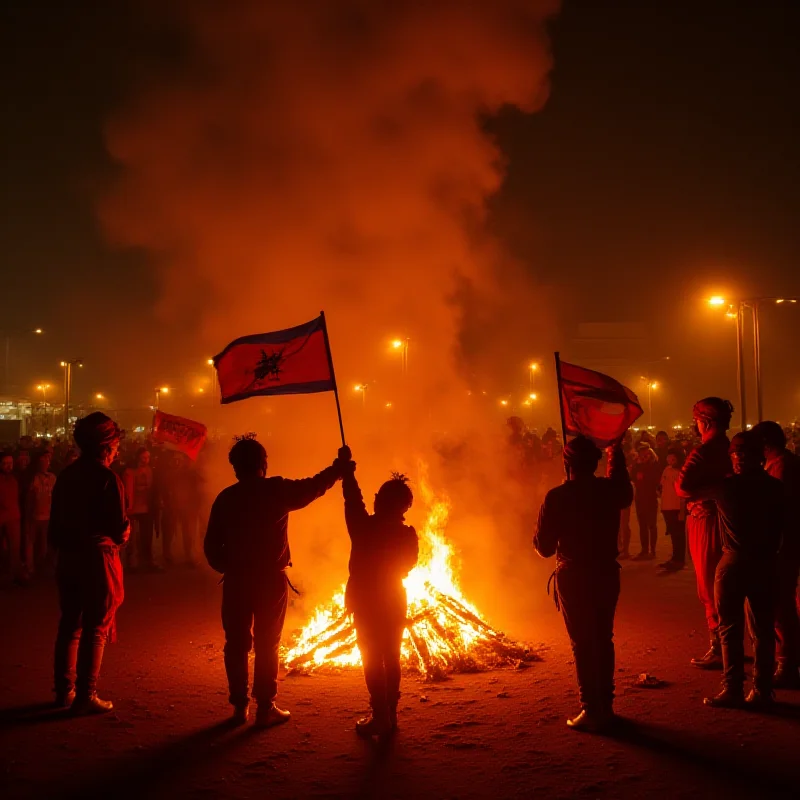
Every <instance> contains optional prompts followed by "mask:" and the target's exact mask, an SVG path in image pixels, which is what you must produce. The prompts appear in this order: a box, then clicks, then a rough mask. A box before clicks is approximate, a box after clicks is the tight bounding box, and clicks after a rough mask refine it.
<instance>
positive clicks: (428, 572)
mask: <svg viewBox="0 0 800 800" xmlns="http://www.w3.org/2000/svg"><path fill="white" fill-rule="evenodd" d="M448 513H449V506H448V504H447V503H446V502H444V501H439V502H434V503H433V504H432V505H431V509H430V513H429V516H428V520H427V523H426V525H425V527H424V529H423V531H422V533H421V535H420V562H419V564H418V565H417V567H415V569H414V570H413V571H412V572H411V574H410V575H409V576H408V578H407V579H406V581H405V586H406V591H407V594H408V613H407V617H408V625H407V628H406V634H405V637H404V640H403V650H402V661H403V666H404V667H405V668H407V669H410V670H414V671H417V672H420V673H422V674H424V675H425V676H426V677H427V678H428V679H436V678H441V677H444V676H445V675H446V674H447V673H449V672H474V671H477V670H482V669H492V668H495V667H500V666H506V665H511V664H515V663H519V662H520V661H521V660H525V661H529V660H534V659H536V656H535V655H534V654H532V653H531V651H530V650H529V648H527V647H525V646H524V645H523V644H520V643H518V642H514V641H510V640H509V639H507V638H506V636H505V634H503V633H501V632H500V631H496V630H495V629H494V628H492V627H491V625H489V623H488V622H486V620H484V619H483V617H481V615H480V613H479V612H478V610H477V609H476V608H474V607H473V606H472V605H471V604H470V603H469V602H468V601H467V600H466V598H464V596H463V594H462V593H461V590H460V589H459V587H458V585H457V582H456V578H455V575H454V572H453V568H452V566H451V559H452V555H453V553H452V547H451V546H450V545H449V544H448V543H447V541H446V539H445V537H444V528H445V525H446V523H447V517H448ZM284 663H285V664H286V666H287V667H288V669H289V670H290V672H300V673H308V672H314V671H317V670H321V669H325V668H340V667H352V666H359V665H360V664H361V654H360V653H359V651H358V645H357V643H356V634H355V627H354V624H353V621H352V617H351V616H350V615H349V614H348V612H347V610H346V609H345V606H344V591H341V592H338V593H337V594H336V595H335V596H334V598H333V600H332V601H331V603H329V604H328V605H327V606H324V607H322V608H319V609H318V610H317V611H316V613H315V614H314V616H313V618H312V620H311V622H309V624H308V625H306V627H305V628H304V629H303V631H301V632H300V634H299V636H298V638H297V642H296V643H295V645H294V647H292V648H290V649H289V650H287V651H285V653H284Z"/></svg>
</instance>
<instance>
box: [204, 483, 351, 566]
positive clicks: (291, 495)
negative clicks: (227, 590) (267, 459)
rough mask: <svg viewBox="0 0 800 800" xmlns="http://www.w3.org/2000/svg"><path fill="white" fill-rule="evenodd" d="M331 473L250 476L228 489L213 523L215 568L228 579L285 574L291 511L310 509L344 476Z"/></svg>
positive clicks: (209, 539) (209, 541)
mask: <svg viewBox="0 0 800 800" xmlns="http://www.w3.org/2000/svg"><path fill="white" fill-rule="evenodd" d="M329 470H330V468H328V470H324V471H323V472H322V473H320V474H319V475H317V476H315V477H314V478H305V479H302V480H289V479H287V478H281V477H277V476H275V477H269V478H267V477H263V476H260V475H250V476H247V477H244V478H242V479H241V480H239V481H238V482H237V483H235V484H233V485H232V486H228V487H227V488H226V489H223V490H222V491H221V492H220V494H219V495H218V496H217V499H216V500H215V501H214V505H213V506H212V509H211V517H210V519H209V522H208V532H207V534H206V545H205V550H206V557H207V558H208V562H209V564H210V565H211V566H212V567H213V568H214V569H215V570H217V571H218V572H224V573H225V574H226V575H229V574H236V575H251V574H252V575H263V574H264V571H265V570H267V571H270V572H281V571H282V570H285V569H286V568H287V567H288V566H289V564H290V562H291V553H290V551H289V537H288V529H289V512H291V511H295V510H298V509H301V508H304V507H305V506H307V505H309V504H310V503H311V502H312V501H314V500H316V499H317V498H318V497H321V496H322V495H323V494H324V493H325V492H326V491H327V490H328V489H329V488H330V486H332V485H333V483H335V481H336V479H337V477H338V473H337V472H336V471H335V470H334V471H330V472H329ZM321 476H324V477H322V478H321ZM223 538H224V542H222V539H223Z"/></svg>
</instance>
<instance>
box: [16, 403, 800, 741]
mask: <svg viewBox="0 0 800 800" xmlns="http://www.w3.org/2000/svg"><path fill="white" fill-rule="evenodd" d="M732 411H733V408H732V406H731V404H730V403H729V402H727V401H725V400H722V399H720V398H717V397H709V398H705V399H704V400H701V401H699V402H698V403H696V404H695V406H694V408H693V417H694V431H693V435H692V436H682V437H680V438H675V439H673V440H671V439H670V437H669V436H667V434H666V432H663V431H661V432H659V433H658V434H656V436H655V437H651V436H650V434H649V433H648V432H641V433H640V434H639V436H638V437H634V435H633V433H632V432H628V433H626V434H625V435H624V436H622V437H620V438H619V439H617V440H614V441H613V442H612V444H611V445H610V446H609V447H608V448H607V450H606V453H605V456H606V470H605V471H606V476H605V477H602V476H600V475H598V472H599V471H600V469H601V462H602V460H603V452H602V451H601V450H600V448H598V446H597V445H596V444H595V442H594V441H592V440H591V439H589V438H586V437H584V436H578V437H575V438H573V439H572V440H571V441H569V442H568V443H567V444H566V446H564V445H563V443H562V442H561V440H560V439H559V437H558V435H557V434H556V433H555V431H552V429H548V431H547V432H546V433H545V435H544V436H543V437H542V438H541V439H539V437H538V436H535V434H533V433H531V432H530V431H528V430H527V429H526V428H525V426H524V424H523V423H522V422H521V420H519V419H518V418H512V419H511V420H509V428H510V432H511V433H510V445H511V452H512V453H514V463H515V468H516V469H518V470H520V472H519V475H520V477H522V478H523V479H524V478H525V477H526V476H527V478H529V479H530V477H531V475H535V474H538V475H539V478H540V480H542V481H544V480H547V479H549V480H551V481H552V483H551V484H550V485H551V486H553V487H554V488H550V489H549V491H547V493H546V495H545V497H544V502H543V503H542V505H541V509H540V512H539V518H538V525H537V530H536V535H535V538H534V546H535V548H536V549H537V551H538V552H539V553H540V554H541V555H542V556H544V557H551V556H556V560H557V566H556V570H555V572H554V573H553V582H554V597H555V600H556V605H557V607H558V608H559V609H560V610H561V612H562V614H563V617H564V622H565V625H566V628H567V633H568V635H569V638H570V641H571V644H572V648H573V653H574V657H575V666H576V671H577V678H578V686H579V693H580V701H581V712H580V713H579V714H578V715H577V716H576V717H574V718H572V719H570V720H568V724H569V725H570V726H571V727H573V728H576V729H582V730H593V731H599V730H603V729H605V728H607V726H609V725H611V724H613V721H614V712H613V701H614V673H615V652H614V644H613V630H614V618H615V613H616V607H617V602H618V598H619V594H620V586H621V583H620V563H619V560H620V559H623V560H624V559H625V558H627V557H630V553H629V549H628V548H629V545H630V509H631V508H632V507H633V508H634V509H635V511H636V518H637V520H638V524H639V535H640V542H641V551H640V553H639V554H638V555H637V556H635V557H634V558H636V559H638V560H641V561H645V560H650V559H653V558H655V554H656V545H657V539H658V532H657V531H658V512H659V504H660V511H661V514H662V516H663V518H664V523H665V526H666V530H667V534H668V535H669V537H670V538H671V540H672V557H671V558H670V560H669V561H666V562H663V563H662V564H661V567H662V569H664V570H666V571H667V572H672V571H677V570H679V569H682V568H683V566H684V564H685V559H686V545H687V543H688V550H689V553H690V555H691V560H692V563H693V565H694V569H695V574H696V579H697V591H698V596H699V598H700V600H701V602H702V604H703V606H704V610H705V615H706V619H707V621H708V629H709V634H710V640H711V644H710V649H709V651H708V652H707V653H706V654H704V655H703V656H700V657H696V658H693V659H692V664H694V665H695V666H696V667H698V668H701V669H721V670H722V671H723V687H722V691H721V692H720V693H719V694H717V695H715V696H713V697H708V698H706V700H705V703H706V704H707V705H708V706H710V707H733V708H739V707H745V706H750V707H753V708H761V709H764V708H768V707H770V705H771V704H772V703H773V701H774V691H773V690H774V689H776V688H780V689H800V610H799V608H798V604H797V596H796V590H797V581H798V574H800V516H798V515H799V514H800V510H799V509H800V456H798V455H795V454H794V453H793V452H792V450H791V449H790V447H789V444H790V441H791V437H788V436H787V432H786V431H785V430H784V429H782V428H781V426H780V425H778V424H777V423H774V422H762V423H759V424H758V425H757V426H756V427H755V428H754V429H753V430H748V431H744V432H741V433H738V434H736V435H735V436H733V438H732V439H729V438H728V435H727V432H728V430H729V428H730V422H731V416H732ZM74 437H75V443H76V445H77V447H78V450H74V449H72V448H66V447H64V446H63V445H62V446H60V447H59V446H55V447H51V446H47V445H46V446H44V447H42V448H39V449H36V450H34V451H33V452H31V448H30V446H29V443H27V442H20V445H19V447H18V448H17V451H16V452H7V453H6V454H4V455H3V457H2V460H0V467H1V468H2V471H0V534H2V537H3V542H4V543H5V549H4V553H5V561H6V564H7V568H8V573H7V574H8V575H9V578H10V579H12V580H16V581H17V582H20V583H23V584H24V583H25V582H27V581H29V580H30V579H31V577H32V576H33V575H34V574H36V571H37V570H40V569H42V568H46V561H47V559H48V557H49V554H51V553H55V554H56V556H57V559H56V569H55V571H56V580H57V584H58V588H59V598H60V606H61V618H60V622H59V626H58V632H57V637H56V647H55V657H54V686H55V692H56V703H57V704H58V705H59V706H67V707H69V708H71V709H72V711H73V712H74V713H103V712H106V711H109V710H110V709H111V708H112V704H111V703H110V702H109V701H106V700H102V699H101V698H100V697H99V696H98V695H97V690H96V687H97V679H98V676H99V671H100V666H101V663H102V657H103V650H104V647H105V645H106V643H107V642H108V641H111V640H113V636H114V619H115V612H116V609H117V608H118V607H119V604H120V603H121V602H122V599H123V596H124V589H123V568H122V561H121V555H122V554H124V555H125V557H126V560H127V562H128V564H127V566H128V568H129V569H133V570H135V569H144V570H148V571H153V570H160V569H161V566H160V565H157V563H156V560H155V558H154V554H153V537H154V536H156V535H158V533H159V531H160V532H161V534H162V536H163V557H164V562H165V564H166V565H167V566H170V565H171V564H173V563H174V562H173V549H172V547H173V545H174V544H175V543H176V540H177V538H178V533H179V532H180V536H181V540H182V544H183V550H184V558H185V562H186V563H187V564H194V563H195V548H196V544H197V540H198V530H199V527H200V522H201V516H203V512H202V508H203V504H204V494H205V493H204V490H203V482H202V480H201V478H200V473H199V472H198V470H197V469H196V468H195V467H194V466H193V465H192V464H191V462H189V460H188V459H187V458H186V457H185V456H183V455H181V454H179V453H175V452H172V451H165V450H158V449H155V448H152V447H148V446H147V445H146V444H143V443H137V442H134V441H127V442H123V436H122V432H121V431H120V429H119V428H118V426H117V425H116V423H114V421H113V420H111V419H110V418H108V417H107V416H105V415H104V414H102V413H100V412H95V413H94V414H91V415H89V416H88V417H86V418H83V419H81V420H79V421H78V423H77V424H76V426H75V432H74ZM229 462H230V464H231V465H232V467H233V470H234V474H235V478H236V482H235V483H234V484H232V485H231V486H229V487H228V488H227V489H225V490H223V491H222V492H221V493H220V494H219V496H218V497H217V498H216V500H215V501H214V503H213V505H211V507H210V511H209V519H208V526H207V530H206V533H205V538H204V542H203V552H204V555H205V557H206V560H207V561H208V563H209V565H210V566H211V567H212V568H213V569H214V570H216V571H218V572H220V573H222V575H223V578H224V583H223V599H222V620H223V629H224V633H225V650H224V654H225V669H226V673H227V678H228V687H229V700H230V703H231V704H232V705H233V707H234V713H233V719H234V721H235V722H237V723H239V724H243V723H245V722H246V721H247V720H248V718H249V707H250V698H251V692H250V676H249V674H248V671H249V666H248V662H249V658H248V656H249V653H250V650H251V649H252V648H253V646H255V650H256V659H255V666H254V680H253V682H252V697H253V698H254V699H255V700H256V702H257V705H258V708H257V712H256V723H257V724H259V725H261V726H264V727H269V726H272V725H276V724H280V723H282V722H285V721H286V720H288V719H289V712H287V711H284V710H282V709H280V708H278V707H277V705H276V704H275V701H276V697H277V687H278V685H277V673H278V653H279V644H280V640H281V635H282V631H283V624H284V619H285V614H286V607H287V598H288V591H289V589H290V588H291V584H290V582H289V580H288V578H287V576H286V572H285V570H286V568H287V567H288V566H289V565H290V561H291V556H290V551H289V540H288V517H289V514H290V513H291V512H292V511H294V510H297V509H300V508H303V507H305V506H307V505H309V504H310V503H311V502H313V501H314V500H315V499H317V498H318V497H321V496H322V495H323V494H325V492H327V491H328V490H329V489H331V488H332V487H333V486H334V484H335V483H337V482H338V481H340V480H341V481H342V486H343V496H344V519H345V523H346V527H347V530H348V533H349V534H350V538H351V557H350V562H349V569H350V579H349V581H348V586H347V591H346V604H347V608H348V609H349V610H350V611H351V612H352V613H353V615H354V625H355V631H356V635H357V638H358V644H359V648H360V650H361V654H362V662H363V668H364V676H365V682H366V685H367V689H368V692H369V695H370V701H371V705H372V714H371V716H370V717H367V718H365V719H363V720H361V721H359V723H358V725H357V731H358V732H359V733H360V734H361V735H364V736H379V737H383V736H386V735H389V734H391V732H392V731H393V730H394V729H395V728H396V726H397V702H398V699H399V697H400V680H401V674H400V648H401V643H402V638H403V631H404V628H405V624H406V620H405V614H406V605H407V603H406V596H405V589H404V587H403V579H404V578H405V577H406V576H407V575H408V573H409V571H410V570H411V569H413V567H414V565H415V564H416V560H417V556H418V541H417V536H416V533H415V531H414V529H413V528H411V527H410V526H408V525H406V524H405V519H404V517H405V514H406V512H407V511H408V509H409V508H410V506H411V504H412V502H413V495H412V493H411V490H410V488H409V487H408V485H407V481H406V479H405V478H404V476H402V475H395V476H393V477H392V479H391V480H390V481H387V482H386V483H385V484H384V485H383V486H382V487H381V488H380V490H379V491H378V492H377V494H376V496H375V507H374V513H373V514H370V513H369V512H368V511H367V509H366V506H365V503H364V500H363V496H362V493H361V489H360V487H359V485H358V482H357V480H356V478H355V463H354V462H353V460H352V456H351V453H350V450H349V449H348V448H347V447H343V448H342V449H341V450H340V451H339V454H338V456H337V458H336V459H335V460H334V462H333V464H332V465H331V466H329V467H327V468H326V469H324V470H322V471H321V472H320V473H319V474H318V475H316V476H314V477H312V478H307V479H304V480H287V479H284V478H281V477H267V454H266V451H265V450H264V448H263V446H262V445H261V444H260V443H259V442H257V441H256V440H255V439H254V438H253V437H252V436H245V437H242V439H241V440H240V441H238V442H237V443H236V444H235V445H234V446H233V448H232V449H231V451H230V453H229ZM556 467H557V468H558V470H559V471H560V473H561V474H560V476H559V478H558V479H555V480H553V478H554V475H550V474H549V471H550V470H554V469H555V468H556ZM56 473H57V475H56ZM564 478H566V479H564ZM555 484H560V485H555ZM530 496H531V498H535V493H533V492H531V495H530ZM626 515H627V518H626ZM20 531H24V532H25V533H24V536H20ZM746 627H747V628H749V632H750V636H751V638H752V641H753V644H754V649H755V667H754V671H753V688H752V690H751V691H750V693H749V694H748V695H747V697H745V693H744V684H745V679H746V676H745V669H744V663H745V651H744V642H745V632H746ZM776 662H777V663H776Z"/></svg>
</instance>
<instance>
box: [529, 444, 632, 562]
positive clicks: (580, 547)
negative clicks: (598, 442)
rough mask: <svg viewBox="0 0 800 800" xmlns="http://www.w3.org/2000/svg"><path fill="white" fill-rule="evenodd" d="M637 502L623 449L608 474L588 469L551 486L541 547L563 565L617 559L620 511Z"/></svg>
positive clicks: (543, 515) (537, 541)
mask: <svg viewBox="0 0 800 800" xmlns="http://www.w3.org/2000/svg"><path fill="white" fill-rule="evenodd" d="M632 502H633V489H632V487H631V482H630V479H629V477H628V471H627V468H626V465H625V456H624V454H623V452H622V450H621V449H617V450H615V451H614V453H613V455H612V457H611V460H610V461H609V474H608V477H606V478H599V477H597V476H595V475H594V474H591V473H587V474H585V475H582V476H581V477H576V478H575V479H573V480H568V481H566V482H565V483H563V484H561V486H556V487H555V488H554V489H551V490H550V491H549V492H548V493H547V496H546V497H545V500H544V504H543V505H542V508H541V511H540V514H539V527H538V531H537V534H536V538H535V540H534V544H535V547H536V549H537V551H538V552H539V553H540V554H541V555H542V556H544V557H545V558H548V557H549V556H551V555H554V554H555V555H556V556H557V560H558V563H559V564H565V565H566V564H569V565H588V566H591V565H595V564H614V563H616V559H617V555H618V554H619V550H618V547H617V535H618V532H619V523H620V514H621V512H622V509H624V508H628V507H629V506H630V505H631V503H632Z"/></svg>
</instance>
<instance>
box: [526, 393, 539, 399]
mask: <svg viewBox="0 0 800 800" xmlns="http://www.w3.org/2000/svg"><path fill="white" fill-rule="evenodd" d="M536 397H537V395H536V392H531V393H530V394H529V395H528V399H529V400H536Z"/></svg>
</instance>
